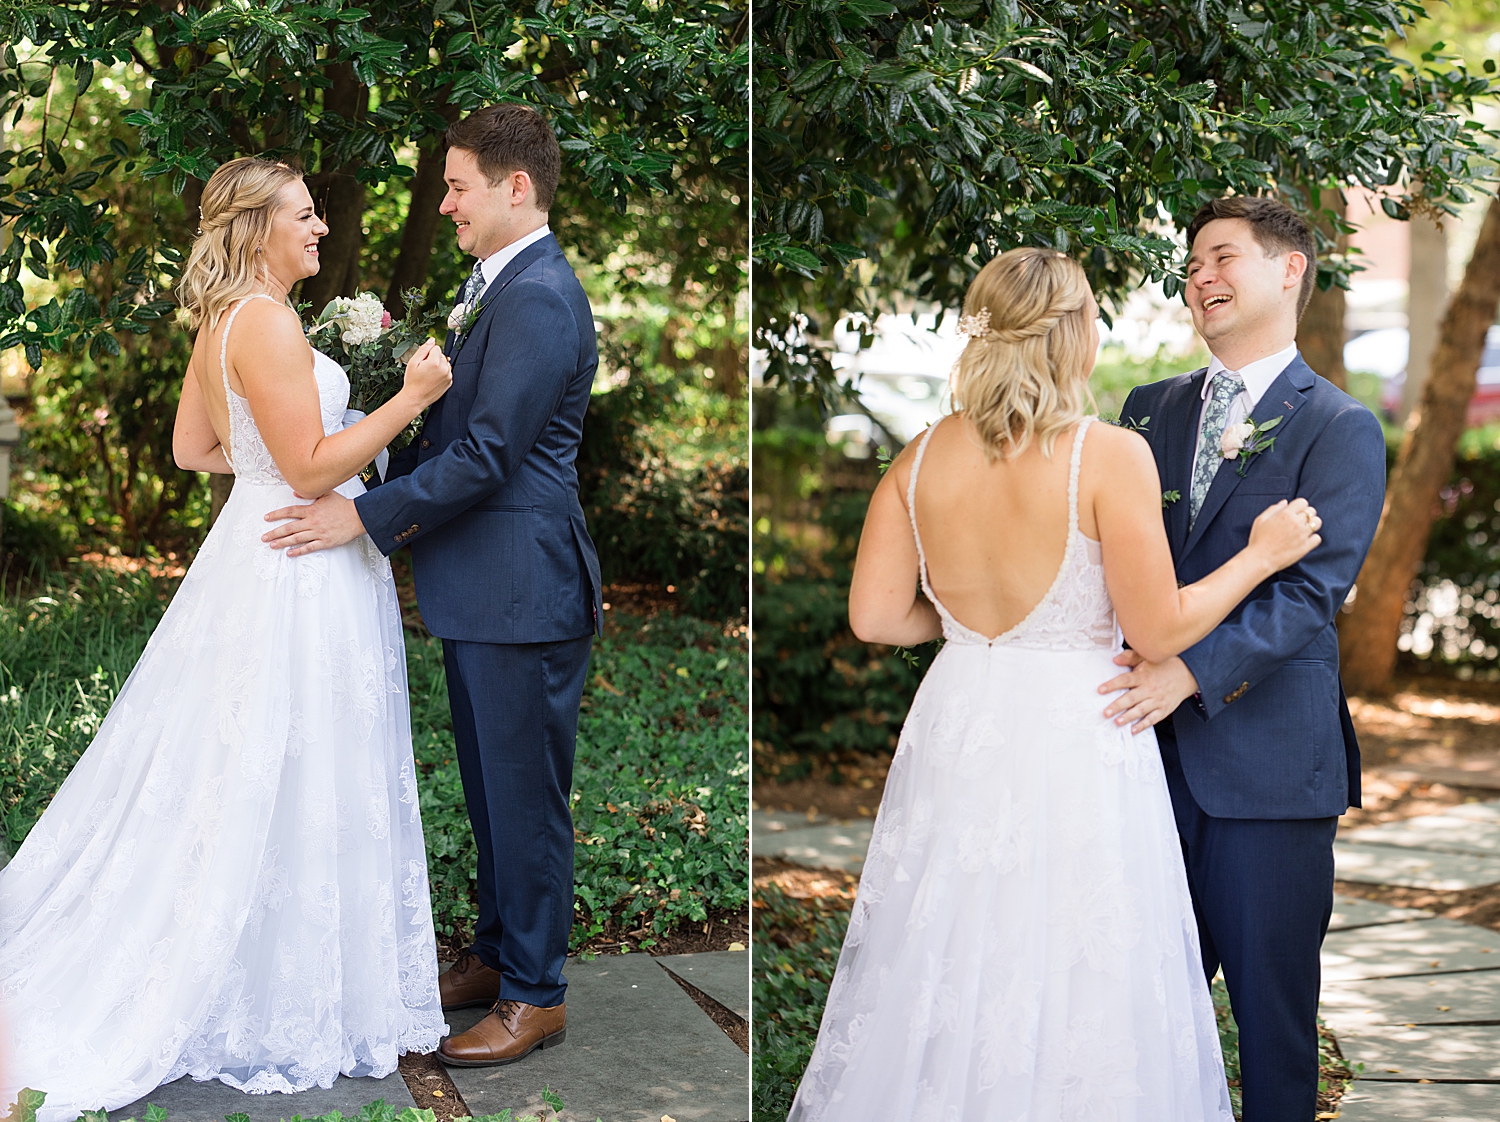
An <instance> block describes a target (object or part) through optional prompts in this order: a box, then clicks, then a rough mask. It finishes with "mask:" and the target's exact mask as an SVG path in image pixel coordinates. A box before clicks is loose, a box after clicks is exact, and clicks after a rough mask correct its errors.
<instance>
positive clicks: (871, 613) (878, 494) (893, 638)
mask: <svg viewBox="0 0 1500 1122" xmlns="http://www.w3.org/2000/svg"><path fill="white" fill-rule="evenodd" d="M912 447H913V445H912V444H908V445H907V447H906V451H903V452H902V453H901V455H900V456H898V457H897V458H896V460H895V462H894V463H893V464H892V465H891V466H890V468H889V469H888V470H887V471H886V473H885V478H883V479H882V480H881V481H880V484H879V485H878V486H877V487H876V488H875V494H874V495H872V496H871V497H870V509H869V510H868V511H867V512H866V514H865V526H864V529H863V530H862V531H861V533H860V535H859V553H858V555H857V556H856V557H855V560H854V580H853V582H852V583H851V584H850V586H849V626H850V628H851V629H852V630H853V631H854V634H855V635H856V636H857V637H858V638H859V639H861V640H862V641H864V642H866V643H884V644H887V645H889V646H893V647H911V646H915V645H916V644H918V643H925V642H927V641H928V640H930V639H936V638H938V637H939V636H941V635H942V633H943V624H942V621H941V620H940V619H939V618H938V614H937V609H936V608H934V607H933V606H932V603H931V601H929V600H928V599H927V597H925V596H923V595H922V594H921V592H920V591H919V588H920V585H919V583H918V576H917V545H916V541H915V540H914V539H913V537H912V532H911V519H910V517H909V516H908V515H907V513H906V490H905V482H906V479H907V477H908V472H909V470H910V464H909V463H908V462H907V461H908V460H909V453H910V451H911V449H912Z"/></svg>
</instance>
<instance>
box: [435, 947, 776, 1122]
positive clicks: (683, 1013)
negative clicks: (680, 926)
mask: <svg viewBox="0 0 1500 1122" xmlns="http://www.w3.org/2000/svg"><path fill="white" fill-rule="evenodd" d="M749 958H750V956H749V955H747V954H745V953H743V952H727V951H726V952H722V953H721V954H708V955H673V956H671V958H670V959H667V958H662V959H653V958H651V957H649V956H647V955H643V954H628V955H600V956H599V957H598V958H595V959H593V960H592V961H591V962H581V961H578V960H576V959H570V960H569V962H568V966H567V969H566V971H565V974H566V976H567V979H568V1038H567V1040H566V1041H564V1042H563V1044H562V1045H561V1046H560V1047H557V1048H549V1049H547V1050H546V1051H545V1052H538V1053H534V1054H533V1055H531V1056H529V1057H527V1058H526V1059H525V1060H523V1061H521V1062H520V1063H518V1064H512V1065H508V1066H506V1067H489V1068H459V1067H454V1068H449V1069H448V1076H449V1078H451V1079H452V1080H453V1084H454V1086H456V1087H457V1088H458V1092H459V1094H461V1095H462V1096H463V1097H464V1102H465V1103H466V1104H468V1107H469V1110H470V1112H471V1113H473V1114H474V1115H475V1116H476V1117H477V1116H480V1115H486V1114H499V1113H500V1112H502V1111H503V1110H506V1109H507V1108H509V1109H511V1110H513V1111H515V1112H516V1113H517V1114H521V1113H530V1112H531V1110H533V1109H534V1108H536V1107H539V1106H541V1105H542V1088H543V1087H544V1086H547V1087H551V1088H552V1089H553V1090H555V1091H557V1092H558V1094H560V1095H561V1096H562V1100H563V1102H564V1103H565V1104H566V1106H565V1108H564V1110H563V1112H562V1115H561V1118H562V1120H563V1122H594V1119H596V1118H600V1119H603V1120H604V1122H659V1120H660V1119H661V1117H662V1116H663V1115H670V1116H671V1117H672V1118H674V1119H676V1120H677V1122H745V1120H747V1119H748V1118H749V1117H750V1078H749V1077H750V1069H749V1058H748V1057H747V1056H746V1055H745V1053H743V1052H741V1051H740V1050H739V1047H738V1046H737V1045H736V1044H735V1043H734V1042H733V1041H732V1040H730V1039H729V1037H727V1036H726V1035H724V1031H723V1030H722V1029H721V1028H719V1026H718V1025H716V1024H714V1022H713V1021H712V1020H710V1019H709V1018H708V1016H707V1015H706V1014H705V1013H704V1012H703V1010H702V1009H700V1008H698V1006H697V1004H696V1003H695V1002H694V1001H693V999H692V998H690V997H689V996H688V995H687V994H686V993H685V992H683V989H682V987H681V986H679V985H678V984H677V983H676V982H674V981H673V980H672V979H671V978H670V977H669V976H668V973H667V970H668V969H671V970H672V971H673V972H674V973H677V974H678V975H679V976H680V977H683V978H684V979H685V980H687V981H689V982H690V984H692V985H693V986H695V987H696V988H697V989H700V990H702V991H704V992H705V993H708V994H709V995H710V996H713V997H714V998H715V1000H717V1001H719V1003H720V1004H722V1005H725V1006H728V1007H730V1008H734V1007H736V1006H740V1007H744V1006H747V1005H748V1001H749V979H750V974H749V970H750V963H749ZM715 991H717V993H716V992H715ZM719 993H722V994H723V996H722V997H720V996H718V994H719ZM484 1015H485V1010H483V1009H464V1010H460V1011H459V1012H456V1013H451V1014H449V1017H448V1023H449V1025H450V1026H451V1027H452V1028H453V1030H454V1031H455V1032H458V1031H462V1030H463V1029H466V1028H468V1027H469V1026H470V1025H472V1024H474V1023H475V1022H477V1021H478V1020H479V1019H480V1018H481V1017H483V1016H484Z"/></svg>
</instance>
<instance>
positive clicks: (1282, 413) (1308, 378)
mask: <svg viewBox="0 0 1500 1122" xmlns="http://www.w3.org/2000/svg"><path fill="white" fill-rule="evenodd" d="M1313 377H1314V375H1313V372H1312V368H1311V367H1309V366H1308V365H1307V363H1305V362H1303V361H1302V356H1301V354H1298V355H1297V357H1296V358H1294V359H1292V361H1291V362H1290V363H1289V364H1288V365H1287V368H1286V369H1285V370H1283V371H1282V372H1281V373H1280V374H1279V375H1277V377H1276V380H1275V381H1274V382H1272V383H1271V385H1270V387H1269V388H1268V389H1267V390H1266V392H1265V393H1264V394H1263V395H1262V396H1261V399H1260V401H1258V402H1257V403H1256V405H1255V408H1254V409H1253V410H1252V411H1251V413H1250V418H1249V419H1250V420H1252V421H1254V422H1255V423H1256V424H1257V425H1263V424H1265V423H1266V422H1267V421H1269V420H1270V419H1271V418H1272V417H1280V418H1281V419H1282V420H1281V424H1279V425H1277V426H1276V428H1274V429H1273V430H1271V432H1270V433H1269V434H1268V435H1269V436H1274V437H1276V439H1277V443H1279V444H1281V445H1282V446H1283V447H1285V444H1286V432H1287V429H1288V428H1290V427H1291V425H1292V423H1293V420H1294V419H1295V417H1296V415H1297V412H1298V410H1299V409H1300V407H1301V405H1302V402H1303V401H1304V400H1306V397H1307V395H1306V394H1305V393H1304V392H1303V391H1304V390H1308V389H1311V388H1312V384H1313ZM1275 455H1276V449H1275V447H1274V446H1273V447H1271V448H1270V449H1268V450H1267V451H1265V452H1262V453H1260V454H1259V455H1257V456H1253V457H1252V458H1251V460H1250V466H1249V467H1248V468H1246V469H1245V475H1241V474H1240V470H1239V469H1240V465H1239V461H1238V460H1221V461H1220V462H1219V470H1218V471H1217V472H1216V473H1215V474H1214V481H1213V483H1212V484H1210V485H1209V488H1208V494H1207V495H1205V496H1204V498H1203V509H1202V510H1200V511H1199V512H1198V520H1197V521H1196V522H1194V523H1193V529H1192V532H1191V533H1190V534H1189V535H1188V539H1187V541H1186V542H1185V543H1184V544H1183V547H1182V553H1181V554H1180V555H1179V558H1181V557H1186V556H1187V555H1188V553H1190V552H1191V551H1192V548H1193V547H1194V546H1195V545H1197V544H1198V542H1199V540H1200V539H1201V538H1202V537H1203V534H1204V531H1205V530H1207V529H1208V524H1209V523H1210V522H1212V521H1213V520H1214V516H1215V515H1216V514H1218V513H1219V511H1220V510H1221V509H1223V506H1224V504H1225V503H1226V502H1227V501H1228V500H1229V496H1230V495H1232V494H1234V490H1235V488H1236V487H1238V486H1239V485H1240V480H1242V479H1244V478H1245V477H1246V476H1248V475H1249V474H1250V473H1251V472H1253V471H1255V470H1257V469H1258V468H1260V465H1261V461H1262V460H1264V459H1265V458H1266V457H1267V456H1273V457H1274V456H1275ZM1186 496H1187V492H1186V491H1184V492H1183V498H1184V501H1183V506H1184V507H1185V506H1186V505H1187V502H1186ZM1184 513H1185V512H1184Z"/></svg>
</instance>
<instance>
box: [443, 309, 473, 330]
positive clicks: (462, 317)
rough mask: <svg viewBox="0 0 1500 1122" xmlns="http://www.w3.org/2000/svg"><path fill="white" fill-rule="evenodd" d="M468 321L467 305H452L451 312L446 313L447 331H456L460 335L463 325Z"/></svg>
mask: <svg viewBox="0 0 1500 1122" xmlns="http://www.w3.org/2000/svg"><path fill="white" fill-rule="evenodd" d="M468 319H469V305H467V304H454V305H453V310H452V311H451V312H449V313H448V330H449V331H457V332H459V333H460V334H462V332H463V329H464V326H465V324H466V323H467V322H468Z"/></svg>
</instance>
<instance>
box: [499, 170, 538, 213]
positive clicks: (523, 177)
mask: <svg viewBox="0 0 1500 1122" xmlns="http://www.w3.org/2000/svg"><path fill="white" fill-rule="evenodd" d="M501 184H502V189H503V191H504V194H505V200H506V202H508V203H509V204H510V205H511V206H525V205H526V204H527V203H528V202H530V203H531V205H532V206H535V205H536V184H534V183H532V181H531V175H530V173H529V172H525V171H521V170H519V169H517V170H516V171H512V172H507V173H506V174H505V178H504V179H503V180H502V181H501Z"/></svg>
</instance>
